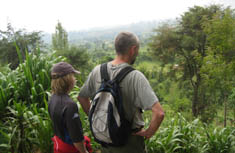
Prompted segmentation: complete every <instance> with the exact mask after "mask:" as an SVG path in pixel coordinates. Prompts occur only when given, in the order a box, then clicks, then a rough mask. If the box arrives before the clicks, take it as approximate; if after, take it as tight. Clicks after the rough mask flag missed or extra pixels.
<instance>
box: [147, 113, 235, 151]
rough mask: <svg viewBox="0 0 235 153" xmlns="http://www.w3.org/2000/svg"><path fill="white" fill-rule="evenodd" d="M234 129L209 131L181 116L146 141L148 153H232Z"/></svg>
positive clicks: (196, 122)
mask: <svg viewBox="0 0 235 153" xmlns="http://www.w3.org/2000/svg"><path fill="white" fill-rule="evenodd" d="M234 144H235V128H223V129H215V130H213V129H211V128H209V127H207V126H206V124H202V123H201V122H200V121H199V120H198V119H196V120H194V121H192V122H188V121H187V120H186V119H185V118H184V117H183V116H182V115H181V114H178V116H177V117H175V118H173V119H172V120H171V122H170V124H169V125H168V127H165V128H162V129H160V130H159V131H158V132H157V134H156V135H154V136H153V137H152V138H151V139H150V140H148V141H147V147H148V150H149V152H150V153H157V152H161V153H233V152H235V148H234Z"/></svg>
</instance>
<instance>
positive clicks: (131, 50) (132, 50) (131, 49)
mask: <svg viewBox="0 0 235 153" xmlns="http://www.w3.org/2000/svg"><path fill="white" fill-rule="evenodd" d="M135 49H136V46H131V48H130V55H131V56H133V55H134V54H135Z"/></svg>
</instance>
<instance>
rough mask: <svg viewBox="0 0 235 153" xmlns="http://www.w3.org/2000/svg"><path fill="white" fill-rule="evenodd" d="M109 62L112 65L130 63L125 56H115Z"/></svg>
mask: <svg viewBox="0 0 235 153" xmlns="http://www.w3.org/2000/svg"><path fill="white" fill-rule="evenodd" d="M111 63H112V65H119V64H122V63H128V64H130V63H129V60H128V58H127V57H125V56H116V57H115V59H114V60H113V61H112V62H111Z"/></svg>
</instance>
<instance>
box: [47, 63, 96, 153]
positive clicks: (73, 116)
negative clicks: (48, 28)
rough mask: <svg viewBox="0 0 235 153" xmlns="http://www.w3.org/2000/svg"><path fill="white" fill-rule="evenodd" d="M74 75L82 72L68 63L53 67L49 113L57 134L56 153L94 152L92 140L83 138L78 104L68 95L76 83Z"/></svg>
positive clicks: (54, 139) (55, 141)
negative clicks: (91, 144)
mask: <svg viewBox="0 0 235 153" xmlns="http://www.w3.org/2000/svg"><path fill="white" fill-rule="evenodd" d="M74 74H80V72H79V71H76V70H75V69H74V68H73V67H72V65H70V64H68V63H66V62H60V63H57V64H55V65H54V66H53V67H52V71H51V78H52V81H51V89H52V96H51V98H50V101H49V105H48V111H49V114H50V117H51V120H52V122H53V129H54V134H55V135H54V137H53V138H52V141H53V142H54V153H89V152H92V149H91V147H90V139H89V138H88V137H86V136H85V137H84V136H83V130H82V123H81V120H80V117H79V114H78V107H77V104H76V103H75V102H73V100H72V99H71V98H70V97H69V95H68V94H69V93H70V91H71V90H72V89H73V88H74V85H75V83H76V79H75V77H74Z"/></svg>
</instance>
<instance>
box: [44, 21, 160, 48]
mask: <svg viewBox="0 0 235 153" xmlns="http://www.w3.org/2000/svg"><path fill="white" fill-rule="evenodd" d="M160 23H161V21H142V22H138V23H133V24H128V25H120V26H115V27H102V28H92V29H89V30H82V31H68V39H69V42H70V43H72V44H84V43H86V42H88V41H89V42H97V41H112V40H113V38H114V37H115V35H117V33H119V32H120V31H130V32H133V33H135V34H136V35H138V36H139V37H140V39H143V38H147V37H148V36H149V35H150V34H151V32H152V31H153V29H154V28H156V27H157V26H158V25H159V24H160ZM51 35H52V34H50V33H45V34H44V36H43V41H44V42H45V43H47V44H51Z"/></svg>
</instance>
